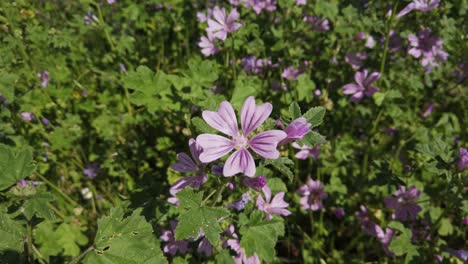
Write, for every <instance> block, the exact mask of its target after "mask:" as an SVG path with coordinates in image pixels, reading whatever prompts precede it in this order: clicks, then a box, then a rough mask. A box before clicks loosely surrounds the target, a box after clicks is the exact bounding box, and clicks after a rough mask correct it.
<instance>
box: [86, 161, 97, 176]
mask: <svg viewBox="0 0 468 264" xmlns="http://www.w3.org/2000/svg"><path fill="white" fill-rule="evenodd" d="M99 170H100V168H99V163H97V162H92V163H90V164H88V166H86V168H84V169H83V174H84V175H86V177H88V178H90V179H94V178H96V176H97V175H98V173H99Z"/></svg>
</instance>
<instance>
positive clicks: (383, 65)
mask: <svg viewBox="0 0 468 264" xmlns="http://www.w3.org/2000/svg"><path fill="white" fill-rule="evenodd" d="M397 6H398V0H397V1H395V4H394V5H393V8H392V15H391V16H390V19H389V20H388V22H387V25H386V29H385V30H386V32H385V44H384V50H383V55H382V61H381V62H380V73H381V74H383V73H384V70H385V62H386V60H387V52H388V42H389V39H390V30H391V28H392V23H393V18H394V17H395V12H396V8H397Z"/></svg>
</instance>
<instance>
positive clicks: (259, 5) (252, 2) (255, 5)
mask: <svg viewBox="0 0 468 264" xmlns="http://www.w3.org/2000/svg"><path fill="white" fill-rule="evenodd" d="M244 6H245V7H246V8H249V7H252V9H253V10H254V11H255V13H257V15H258V14H260V13H261V12H262V11H263V10H266V11H268V12H273V11H275V10H276V0H245V1H244Z"/></svg>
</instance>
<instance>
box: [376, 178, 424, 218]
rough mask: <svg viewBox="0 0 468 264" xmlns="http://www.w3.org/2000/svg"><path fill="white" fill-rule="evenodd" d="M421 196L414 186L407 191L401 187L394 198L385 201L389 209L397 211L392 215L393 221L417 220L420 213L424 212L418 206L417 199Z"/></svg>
mask: <svg viewBox="0 0 468 264" xmlns="http://www.w3.org/2000/svg"><path fill="white" fill-rule="evenodd" d="M420 195H421V191H419V190H418V189H416V187H414V186H411V187H410V188H409V189H408V190H406V187H405V186H400V188H399V189H398V190H397V191H396V192H395V193H394V195H393V196H391V197H387V198H385V199H384V202H385V206H386V207H387V208H388V209H394V210H395V212H394V213H393V215H392V218H393V219H397V220H400V221H407V220H415V219H416V217H417V216H418V213H419V212H420V211H421V210H422V209H421V207H420V206H419V205H417V204H416V199H418V197H419V196H420Z"/></svg>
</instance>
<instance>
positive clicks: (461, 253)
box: [445, 248, 468, 263]
mask: <svg viewBox="0 0 468 264" xmlns="http://www.w3.org/2000/svg"><path fill="white" fill-rule="evenodd" d="M445 251H446V252H447V253H449V254H451V255H452V256H455V257H457V258H459V259H461V260H463V261H467V260H468V251H465V250H463V249H460V250H455V249H450V248H449V249H446V250H445ZM465 263H466V262H465Z"/></svg>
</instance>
